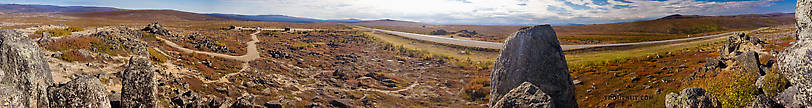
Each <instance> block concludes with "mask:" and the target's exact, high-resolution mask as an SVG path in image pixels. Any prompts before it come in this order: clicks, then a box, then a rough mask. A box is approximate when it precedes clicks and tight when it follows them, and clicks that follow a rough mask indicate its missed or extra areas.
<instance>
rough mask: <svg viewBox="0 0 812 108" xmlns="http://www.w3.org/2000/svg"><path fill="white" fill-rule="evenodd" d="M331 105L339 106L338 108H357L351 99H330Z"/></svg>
mask: <svg viewBox="0 0 812 108" xmlns="http://www.w3.org/2000/svg"><path fill="white" fill-rule="evenodd" d="M330 105H333V107H338V108H355V107H353V106H352V103H350V100H348V99H335V100H330Z"/></svg>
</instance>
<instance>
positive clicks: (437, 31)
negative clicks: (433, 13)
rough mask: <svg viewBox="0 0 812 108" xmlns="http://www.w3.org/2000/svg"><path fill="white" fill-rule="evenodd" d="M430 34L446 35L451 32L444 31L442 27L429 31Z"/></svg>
mask: <svg viewBox="0 0 812 108" xmlns="http://www.w3.org/2000/svg"><path fill="white" fill-rule="evenodd" d="M430 34H431V35H448V34H453V33H451V32H448V31H445V30H443V29H439V30H434V31H431V33H430Z"/></svg>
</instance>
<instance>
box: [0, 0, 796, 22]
mask: <svg viewBox="0 0 812 108" xmlns="http://www.w3.org/2000/svg"><path fill="white" fill-rule="evenodd" d="M795 2H796V0H3V1H0V3H3V4H9V3H13V4H46V5H60V6H103V7H116V8H124V9H174V10H181V11H190V12H198V13H232V14H246V15H266V14H274V15H288V16H295V17H306V18H316V19H348V18H357V19H366V20H370V19H396V20H407V21H416V22H423V23H432V24H486V25H497V24H498V25H532V24H559V25H560V24H595V23H616V22H626V21H636V20H648V19H656V18H659V17H663V16H667V15H671V14H683V15H714V16H718V15H737V14H761V13H775V12H784V13H790V12H794V11H795Z"/></svg>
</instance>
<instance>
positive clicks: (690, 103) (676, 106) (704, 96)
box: [665, 87, 721, 108]
mask: <svg viewBox="0 0 812 108" xmlns="http://www.w3.org/2000/svg"><path fill="white" fill-rule="evenodd" d="M665 107H666V108H719V107H721V106H720V105H719V101H718V100H716V96H713V94H711V93H710V92H706V91H705V90H704V89H702V88H696V87H691V88H686V89H683V90H682V91H681V92H680V93H679V94H677V93H669V94H668V95H666V96H665Z"/></svg>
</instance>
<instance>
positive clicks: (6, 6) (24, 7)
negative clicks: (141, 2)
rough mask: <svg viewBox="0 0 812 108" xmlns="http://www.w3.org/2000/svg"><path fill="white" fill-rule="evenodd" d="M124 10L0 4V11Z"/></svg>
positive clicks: (75, 11)
mask: <svg viewBox="0 0 812 108" xmlns="http://www.w3.org/2000/svg"><path fill="white" fill-rule="evenodd" d="M117 10H124V9H118V8H109V7H86V6H53V5H22V4H0V13H81V12H98V11H117Z"/></svg>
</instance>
